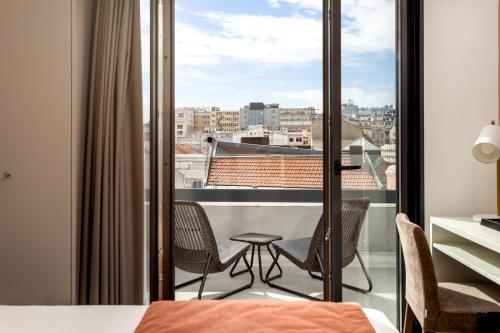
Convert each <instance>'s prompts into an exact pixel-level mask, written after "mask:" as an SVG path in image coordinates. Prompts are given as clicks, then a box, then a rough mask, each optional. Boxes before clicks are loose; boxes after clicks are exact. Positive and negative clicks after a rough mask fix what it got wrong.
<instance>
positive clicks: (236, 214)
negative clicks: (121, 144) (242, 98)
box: [175, 189, 397, 323]
mask: <svg viewBox="0 0 500 333" xmlns="http://www.w3.org/2000/svg"><path fill="white" fill-rule="evenodd" d="M175 195H176V200H192V201H197V202H199V203H200V204H201V205H202V206H203V208H204V209H205V211H206V213H207V216H208V218H209V220H210V224H211V226H212V229H213V231H214V234H215V237H216V239H220V240H222V239H229V238H230V237H232V236H236V235H239V234H243V233H248V232H257V233H264V234H271V235H279V236H282V237H283V239H295V238H303V237H311V236H312V234H313V232H314V229H315V227H316V225H317V223H318V219H319V218H320V216H321V214H322V191H321V190H290V189H286V190H248V189H211V190H209V189H200V190H194V189H182V190H176V194H175ZM360 197H369V198H370V206H369V209H368V212H367V215H366V217H365V221H364V224H363V227H362V229H361V233H360V237H359V242H358V245H357V248H358V250H359V252H360V255H361V257H362V259H363V261H364V263H365V265H366V267H367V270H368V273H369V275H370V277H371V280H372V282H373V289H372V291H371V292H369V293H361V292H357V291H352V290H350V289H346V288H343V298H344V301H352V302H358V303H360V304H361V306H363V307H370V308H374V309H378V310H381V311H383V312H384V313H385V314H386V315H387V316H388V317H389V318H390V320H391V321H392V322H393V323H395V322H396V317H397V313H396V300H397V297H396V278H397V276H396V274H397V269H396V262H397V260H396V259H397V257H396V249H397V242H396V228H395V222H394V221H395V215H396V204H395V202H396V192H395V191H386V190H384V191H381V190H373V191H361V190H349V191H344V192H343V198H360ZM247 258H248V260H250V253H248V254H247ZM262 261H263V271H264V274H265V272H267V269H268V268H269V266H270V265H271V262H272V258H271V257H270V255H269V254H268V252H267V249H265V248H263V249H262ZM279 262H280V265H281V267H282V268H283V277H281V278H280V279H277V280H274V281H273V282H275V283H276V284H279V285H283V286H285V287H287V288H291V289H295V290H299V291H301V292H303V293H306V294H309V295H311V296H315V297H319V298H322V296H323V294H322V291H323V283H322V281H320V280H316V279H312V278H311V277H310V276H309V275H308V273H307V272H306V271H302V270H300V269H299V268H297V267H296V266H295V265H294V264H292V263H291V262H290V261H288V260H287V259H286V258H284V257H280V261H279ZM239 266H240V267H239V268H243V264H242V263H240V264H239ZM229 270H230V269H227V270H226V271H225V272H223V273H218V274H210V275H209V276H208V278H207V282H206V285H205V291H204V294H203V295H204V298H210V297H214V296H216V295H217V294H219V293H222V292H224V291H228V290H230V289H234V288H237V287H238V286H242V285H244V284H245V283H248V279H249V274H248V273H246V274H242V275H239V276H236V277H234V278H231V277H230V276H229ZM253 273H254V274H255V282H254V284H253V287H252V288H251V289H246V290H244V291H242V292H240V293H237V294H235V295H233V296H231V297H230V298H231V299H266V300H303V299H301V298H299V297H296V296H294V295H292V294H288V293H286V292H283V291H280V290H278V289H274V288H271V287H269V286H268V285H267V284H265V283H263V282H261V281H260V279H259V268H258V260H257V253H256V254H255V259H254V264H253ZM175 274H176V283H177V284H178V283H181V282H184V281H187V280H189V279H191V278H193V277H195V276H194V275H193V274H190V273H186V272H183V271H181V270H179V269H176V272H175ZM342 275H343V283H347V284H350V285H354V286H359V287H362V288H366V287H367V281H366V279H365V276H364V274H363V271H362V268H361V266H360V263H359V262H358V260H357V259H354V261H353V262H352V263H351V264H349V265H348V266H347V267H345V268H344V269H343V271H342ZM198 288H199V284H198V283H197V284H193V285H190V286H187V287H184V288H181V289H178V290H176V299H179V300H188V299H196V297H197V293H198Z"/></svg>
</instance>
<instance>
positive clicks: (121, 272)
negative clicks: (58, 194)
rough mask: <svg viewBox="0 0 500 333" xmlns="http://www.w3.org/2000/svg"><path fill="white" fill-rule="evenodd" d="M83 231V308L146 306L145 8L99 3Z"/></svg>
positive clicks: (130, 0) (128, 0)
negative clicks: (142, 26)
mask: <svg viewBox="0 0 500 333" xmlns="http://www.w3.org/2000/svg"><path fill="white" fill-rule="evenodd" d="M95 6H96V7H95V17H94V20H95V21H94V32H93V50H92V72H91V77H90V89H89V91H90V93H89V110H88V112H89V114H88V120H87V137H86V152H85V172H84V193H83V212H82V221H81V229H80V251H79V252H80V255H79V257H80V267H79V277H80V279H79V303H80V304H141V303H142V302H143V256H144V249H143V209H144V203H143V197H144V186H143V177H144V175H143V134H142V94H141V90H142V84H141V48H140V45H141V43H140V42H141V41H140V20H139V18H140V15H139V8H140V6H139V0H97V1H96V5H95Z"/></svg>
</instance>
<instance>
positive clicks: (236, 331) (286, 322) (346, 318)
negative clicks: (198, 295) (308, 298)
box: [135, 300, 375, 333]
mask: <svg viewBox="0 0 500 333" xmlns="http://www.w3.org/2000/svg"><path fill="white" fill-rule="evenodd" d="M153 332H154V333H225V332H228V333H243V332H244V333H254V332H259V333H288V332H290V333H291V332H294V333H299V332H301V333H302V332H303V333H327V332H336V333H337V332H338V333H343V332H345V333H374V332H375V331H374V329H373V327H372V326H371V324H370V322H369V321H368V318H367V317H366V316H365V314H364V312H363V310H362V309H361V307H360V306H359V305H358V304H353V303H329V302H281V301H230V300H224V301H175V302H174V301H164V302H155V303H153V304H151V306H150V307H149V308H148V310H147V311H146V314H145V315H144V317H143V318H142V320H141V322H140V324H139V326H138V327H137V328H136V330H135V333H153Z"/></svg>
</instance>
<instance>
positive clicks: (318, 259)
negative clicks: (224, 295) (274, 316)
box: [266, 198, 373, 300]
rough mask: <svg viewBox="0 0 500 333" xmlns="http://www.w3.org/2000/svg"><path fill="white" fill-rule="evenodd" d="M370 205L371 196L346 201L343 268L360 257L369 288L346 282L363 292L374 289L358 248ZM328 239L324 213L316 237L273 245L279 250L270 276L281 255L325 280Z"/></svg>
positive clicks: (343, 219)
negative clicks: (326, 237)
mask: <svg viewBox="0 0 500 333" xmlns="http://www.w3.org/2000/svg"><path fill="white" fill-rule="evenodd" d="M369 205H370V199H368V198H362V199H348V200H342V268H344V267H346V266H347V265H349V264H350V263H351V262H352V261H353V260H354V257H357V258H358V260H359V263H360V265H361V269H362V270H363V273H364V275H365V277H366V280H367V282H368V289H361V288H359V287H355V286H351V285H347V284H342V285H343V286H344V287H345V288H349V289H353V290H356V291H359V292H363V293H367V292H370V291H371V290H372V288H373V284H372V281H371V279H370V276H369V275H368V271H367V269H366V267H365V264H364V262H363V260H362V259H361V256H360V255H359V252H358V250H357V245H358V240H359V234H360V232H361V227H362V226H363V222H364V220H365V216H366V211H367V210H368V206H369ZM324 241H325V236H324V224H323V216H321V218H320V219H319V222H318V224H317V226H316V230H315V231H314V234H313V236H312V237H309V238H300V239H292V240H282V241H275V242H273V247H274V249H275V250H276V258H275V260H274V261H273V263H272V265H271V267H269V270H268V271H267V277H266V279H268V278H269V275H270V274H271V271H272V270H273V268H274V266H275V265H276V264H277V262H278V258H279V257H280V255H283V256H284V257H286V258H287V259H288V260H290V261H291V262H292V263H294V264H295V265H296V266H297V267H299V268H300V269H303V270H306V271H308V273H309V275H310V276H311V277H312V278H315V279H320V280H322V279H323V258H322V254H323V243H324ZM313 272H319V273H320V274H321V275H320V276H319V275H316V274H314V273H313ZM268 285H269V286H270V287H272V288H277V289H280V290H283V291H286V292H289V293H291V294H294V295H297V296H300V297H304V298H307V299H311V300H320V299H318V298H316V297H313V296H310V295H307V294H304V293H301V292H299V291H296V290H292V289H289V288H286V287H283V286H280V285H277V284H274V283H272V282H268Z"/></svg>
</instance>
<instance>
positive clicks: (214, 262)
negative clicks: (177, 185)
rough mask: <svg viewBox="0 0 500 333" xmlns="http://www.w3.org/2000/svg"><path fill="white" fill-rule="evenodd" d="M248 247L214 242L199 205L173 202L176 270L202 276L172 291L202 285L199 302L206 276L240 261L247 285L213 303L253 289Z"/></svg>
mask: <svg viewBox="0 0 500 333" xmlns="http://www.w3.org/2000/svg"><path fill="white" fill-rule="evenodd" d="M249 248H250V245H249V244H246V243H242V242H235V241H231V240H223V241H219V242H217V241H216V240H215V237H214V233H213V231H212V227H211V226H210V222H209V221H208V217H207V215H206V214H205V210H204V209H203V207H201V206H200V204H198V203H196V202H191V201H176V202H175V266H176V267H177V268H179V269H182V270H183V271H186V272H189V273H195V274H202V276H200V277H198V278H195V279H193V280H190V281H187V282H184V283H181V284H179V285H177V286H175V289H178V288H182V287H185V286H187V285H190V284H193V283H195V282H198V281H201V284H200V289H199V291H198V299H201V295H202V293H203V288H204V286H205V281H206V279H207V275H208V274H211V273H219V272H223V271H225V270H226V269H227V268H228V267H229V266H231V265H232V264H233V263H234V262H236V261H237V260H239V259H241V258H243V261H244V262H245V265H246V267H247V268H248V272H249V273H250V276H251V280H250V283H248V284H246V285H244V286H242V287H239V288H237V289H235V290H232V291H229V292H226V293H224V294H222V295H219V296H217V297H215V298H214V299H221V298H225V297H227V296H230V295H233V294H235V293H237V292H239V291H242V290H244V289H247V288H250V287H252V285H253V281H254V275H253V272H252V270H251V268H250V265H249V264H248V261H247V259H246V256H245V255H246V253H247V251H248V249H249Z"/></svg>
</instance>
